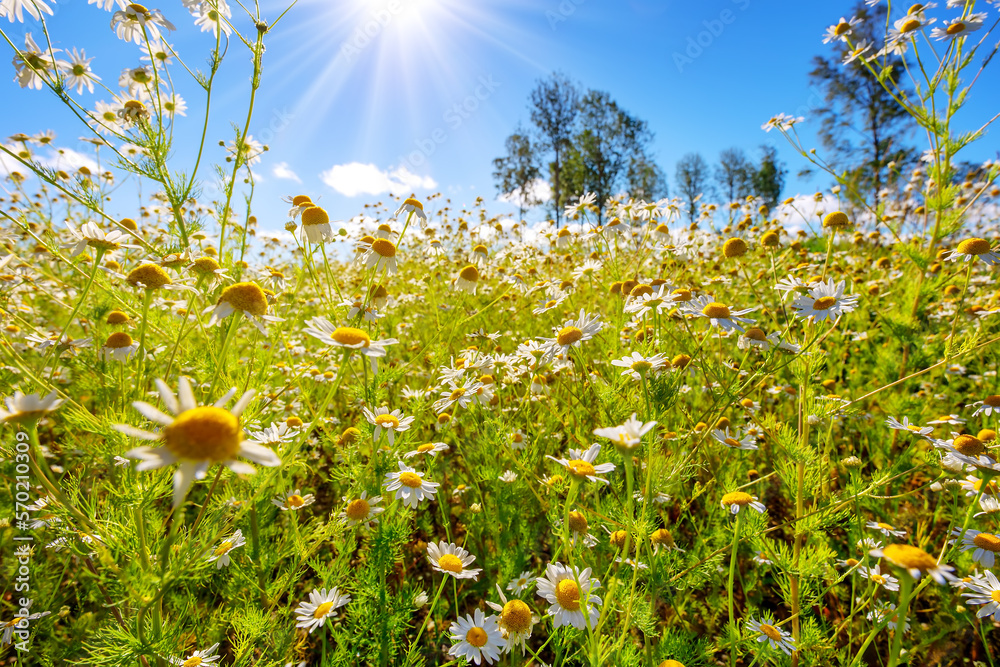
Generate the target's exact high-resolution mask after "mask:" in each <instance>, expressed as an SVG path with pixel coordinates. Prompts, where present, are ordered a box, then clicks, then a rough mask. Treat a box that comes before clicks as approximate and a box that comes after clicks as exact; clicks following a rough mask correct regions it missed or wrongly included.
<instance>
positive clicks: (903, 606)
mask: <svg viewBox="0 0 1000 667" xmlns="http://www.w3.org/2000/svg"><path fill="white" fill-rule="evenodd" d="M900 579H901V581H900V584H902V585H901V586H900V587H899V606H898V607H897V608H896V631H895V632H894V633H893V636H892V649H890V651H889V667H896V665H897V664H899V654H900V652H901V651H902V649H903V634H904V633H905V632H906V612H907V611H908V610H909V607H910V597H911V596H910V591H911V590H912V588H913V577H911V576H910V573H909V572H905V573H903V576H902V577H901V578H900ZM887 613H888V612H887Z"/></svg>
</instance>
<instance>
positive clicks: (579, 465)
mask: <svg viewBox="0 0 1000 667" xmlns="http://www.w3.org/2000/svg"><path fill="white" fill-rule="evenodd" d="M600 453H601V446H600V445H598V444H593V445H591V446H590V449H588V450H587V451H583V450H581V449H570V450H569V458H567V459H557V458H556V457H554V456H550V455H548V454H546V455H545V458H547V459H552V460H553V461H555V462H556V463H558V464H560V465H562V466H565V467H566V469H567V470H569V474H570V475H572V476H573V478H574V479H575V480H577V481H583V480H585V479H586V480H588V481H591V482H602V483H604V484H610V482H609V481H608V480H606V479H604V478H603V477H598V476H597V475H604V474H606V473H609V472H612V471H613V470H614V469H615V464H614V463H601V464H600V465H596V466H595V465H594V460H595V459H597V455H598V454H600Z"/></svg>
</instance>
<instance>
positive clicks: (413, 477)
mask: <svg viewBox="0 0 1000 667" xmlns="http://www.w3.org/2000/svg"><path fill="white" fill-rule="evenodd" d="M423 476H424V473H422V472H417V471H416V470H414V469H413V468H411V467H410V466H408V465H406V464H405V463H403V462H402V461H400V462H399V471H398V472H387V473H386V474H385V478H386V481H385V482H383V486H385V490H386V491H395V492H396V500H402V501H403V504H404V505H406V506H407V507H410V508H412V509H417V506H418V505H419V504H420V501H421V500H423V499H424V498H430V497H431V496H433V495H434V494H436V493H437V491H438V490H437V487H439V486H441V484H440V483H438V482H430V481H427V480H425V479H423Z"/></svg>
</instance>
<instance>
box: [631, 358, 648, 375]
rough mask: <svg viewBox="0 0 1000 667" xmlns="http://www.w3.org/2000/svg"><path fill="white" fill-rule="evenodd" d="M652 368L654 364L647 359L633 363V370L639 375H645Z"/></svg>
mask: <svg viewBox="0 0 1000 667" xmlns="http://www.w3.org/2000/svg"><path fill="white" fill-rule="evenodd" d="M652 367H653V364H651V363H649V362H648V361H646V360H645V359H640V360H639V361H634V362H632V370H634V371H635V372H637V373H645V372H646V371H648V370H649V369H650V368H652Z"/></svg>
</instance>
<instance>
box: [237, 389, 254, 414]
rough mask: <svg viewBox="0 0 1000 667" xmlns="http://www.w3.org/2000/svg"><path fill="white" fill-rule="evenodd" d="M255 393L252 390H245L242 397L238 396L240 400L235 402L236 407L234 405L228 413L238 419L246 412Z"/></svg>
mask: <svg viewBox="0 0 1000 667" xmlns="http://www.w3.org/2000/svg"><path fill="white" fill-rule="evenodd" d="M256 393H257V392H256V391H255V390H253V389H247V390H246V391H245V392H243V395H242V396H240V400H238V401H236V405H234V406H233V409H232V410H230V412H232V413H233V416H234V417H239V416H240V415H242V414H243V411H244V410H246V408H247V406H248V405H250V401H252V400H253V397H254V395H255V394H256Z"/></svg>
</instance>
